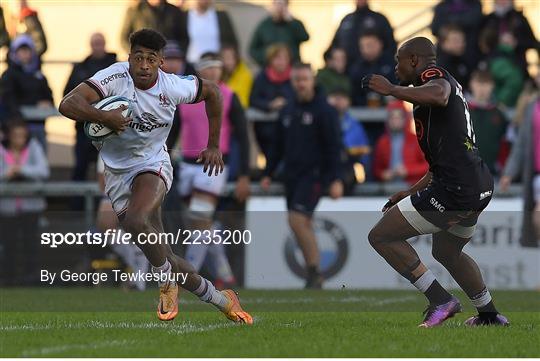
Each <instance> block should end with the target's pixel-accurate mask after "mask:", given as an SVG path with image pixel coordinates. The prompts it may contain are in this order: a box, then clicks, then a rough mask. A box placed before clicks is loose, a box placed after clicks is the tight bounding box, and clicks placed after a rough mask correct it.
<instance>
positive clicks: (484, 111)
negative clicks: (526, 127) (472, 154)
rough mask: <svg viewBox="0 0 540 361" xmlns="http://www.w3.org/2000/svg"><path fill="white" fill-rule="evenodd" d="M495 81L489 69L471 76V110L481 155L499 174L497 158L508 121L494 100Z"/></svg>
mask: <svg viewBox="0 0 540 361" xmlns="http://www.w3.org/2000/svg"><path fill="white" fill-rule="evenodd" d="M494 87H495V82H494V81H493V77H492V76H491V73H490V72H488V71H485V70H484V71H482V70H477V71H475V72H474V73H473V75H472V77H471V92H472V98H471V99H470V101H469V111H470V115H471V120H472V123H473V128H474V130H475V132H474V133H475V136H476V144H477V145H478V151H479V152H480V156H481V158H482V160H483V161H484V162H486V165H487V166H488V167H489V170H490V171H491V173H492V174H493V175H496V174H498V172H499V169H500V165H499V164H497V159H498V157H499V154H500V150H501V149H502V148H501V146H502V143H503V142H504V141H505V139H504V135H505V134H506V128H507V121H506V118H505V116H504V114H503V112H502V111H501V110H500V109H499V108H498V107H497V105H496V104H495V103H493V101H492V99H493V98H492V97H493V88H494Z"/></svg>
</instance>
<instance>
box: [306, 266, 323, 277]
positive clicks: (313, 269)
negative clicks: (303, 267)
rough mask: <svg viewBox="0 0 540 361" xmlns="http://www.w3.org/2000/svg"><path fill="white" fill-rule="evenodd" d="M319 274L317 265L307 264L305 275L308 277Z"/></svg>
mask: <svg viewBox="0 0 540 361" xmlns="http://www.w3.org/2000/svg"><path fill="white" fill-rule="evenodd" d="M319 274H320V272H319V267H317V266H308V267H307V275H308V279H309V278H312V277H317V276H318V275H319Z"/></svg>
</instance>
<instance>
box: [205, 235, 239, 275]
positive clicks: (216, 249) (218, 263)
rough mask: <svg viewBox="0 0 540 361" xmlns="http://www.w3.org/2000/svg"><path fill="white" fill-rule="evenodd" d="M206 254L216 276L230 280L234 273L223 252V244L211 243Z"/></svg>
mask: <svg viewBox="0 0 540 361" xmlns="http://www.w3.org/2000/svg"><path fill="white" fill-rule="evenodd" d="M208 255H209V256H211V258H210V262H211V265H212V267H213V268H214V269H215V272H216V276H217V278H220V279H221V280H223V281H225V282H232V281H233V280H234V275H233V273H232V269H231V265H230V264H229V260H228V259H227V254H226V253H225V245H223V244H222V243H218V244H215V243H212V244H211V245H210V247H208Z"/></svg>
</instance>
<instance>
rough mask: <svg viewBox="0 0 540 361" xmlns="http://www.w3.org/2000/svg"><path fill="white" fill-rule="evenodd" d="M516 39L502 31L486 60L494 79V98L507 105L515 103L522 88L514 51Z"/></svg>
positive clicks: (521, 73)
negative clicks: (497, 43)
mask: <svg viewBox="0 0 540 361" xmlns="http://www.w3.org/2000/svg"><path fill="white" fill-rule="evenodd" d="M515 46H516V39H515V38H514V35H512V34H511V33H503V34H502V36H501V38H500V40H499V45H498V47H497V50H496V51H495V53H494V54H493V55H492V56H491V58H490V59H489V61H488V64H489V70H490V72H491V74H492V75H493V78H494V80H495V99H496V100H497V102H500V103H502V104H504V105H506V106H507V107H511V108H513V107H514V106H515V105H516V102H517V99H518V97H519V93H520V92H521V90H522V89H523V82H524V76H523V72H522V71H521V69H520V68H519V64H518V61H517V58H516V55H515V54H516V53H515V50H514V49H515Z"/></svg>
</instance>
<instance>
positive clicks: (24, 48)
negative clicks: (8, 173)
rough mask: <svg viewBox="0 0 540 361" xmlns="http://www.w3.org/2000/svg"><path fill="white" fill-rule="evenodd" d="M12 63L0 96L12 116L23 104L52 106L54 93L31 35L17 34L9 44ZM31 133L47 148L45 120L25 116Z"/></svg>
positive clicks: (3, 77)
mask: <svg viewBox="0 0 540 361" xmlns="http://www.w3.org/2000/svg"><path fill="white" fill-rule="evenodd" d="M9 58H10V64H9V66H8V69H7V70H6V71H5V72H4V73H3V74H2V77H1V78H0V85H1V87H0V99H1V101H2V103H3V104H4V106H6V108H7V110H8V113H9V114H10V115H11V116H20V115H21V111H20V107H21V106H23V105H30V106H36V107H40V108H49V107H52V101H53V99H52V92H51V89H50V88H49V84H48V83H47V79H46V78H45V76H44V75H43V73H42V72H41V71H40V70H39V58H38V54H37V53H36V49H35V47H34V42H33V41H32V38H31V37H30V36H29V35H26V34H23V35H19V36H17V37H16V38H15V39H14V40H13V42H12V43H11V46H10V54H9ZM26 120H27V121H28V124H29V128H30V134H31V135H32V136H34V137H35V138H36V139H37V140H38V141H39V142H40V143H41V145H42V146H43V148H44V149H47V139H46V135H45V119H39V120H36V119H26Z"/></svg>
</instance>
